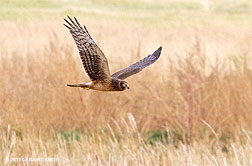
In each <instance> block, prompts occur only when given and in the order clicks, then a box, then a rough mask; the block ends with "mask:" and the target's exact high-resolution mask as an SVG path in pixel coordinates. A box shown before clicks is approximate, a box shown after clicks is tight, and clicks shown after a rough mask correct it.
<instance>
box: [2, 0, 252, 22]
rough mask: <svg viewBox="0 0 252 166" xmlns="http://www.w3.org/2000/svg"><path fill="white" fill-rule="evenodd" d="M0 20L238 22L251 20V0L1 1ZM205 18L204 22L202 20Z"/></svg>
mask: <svg viewBox="0 0 252 166" xmlns="http://www.w3.org/2000/svg"><path fill="white" fill-rule="evenodd" d="M0 4H1V5H0V20H21V21H22V20H26V19H27V18H39V19H41V18H43V19H48V18H50V19H55V18H62V17H65V16H66V15H74V16H77V17H89V18H92V19H102V20H108V19H109V20H115V21H121V20H122V21H123V20H125V21H133V22H141V23H146V22H147V23H151V24H153V23H154V24H167V23H168V24H174V22H175V23H183V24H188V25H193V24H195V23H197V22H200V23H203V24H208V22H209V21H210V22H211V21H212V22H216V21H218V20H226V21H231V22H235V23H238V24H240V22H241V20H244V19H245V20H246V21H248V22H250V23H251V19H249V15H250V14H251V9H252V2H250V1H249V0H245V1H242V2H233V1H232V2H226V1H225V0H224V1H211V3H210V4H209V7H206V5H204V4H203V3H202V2H201V1H184V0H174V1H166V0H158V1H155V2H154V1H150V2H148V1H144V0H141V1H136V0H120V1H117V0H108V1H104V0H94V1H91V0H87V1H81V0H76V1H63V0H42V1H39V0H24V1H19V0H12V1H8V0H1V1H0ZM206 20H208V22H206Z"/></svg>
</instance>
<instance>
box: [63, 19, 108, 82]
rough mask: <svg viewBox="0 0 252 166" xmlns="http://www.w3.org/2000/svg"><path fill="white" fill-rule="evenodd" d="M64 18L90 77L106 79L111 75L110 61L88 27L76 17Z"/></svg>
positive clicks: (92, 78)
mask: <svg viewBox="0 0 252 166" xmlns="http://www.w3.org/2000/svg"><path fill="white" fill-rule="evenodd" d="M68 19H69V21H68V20H67V19H64V20H65V21H66V23H67V24H64V25H65V26H66V27H67V28H68V29H69V30H70V33H71V34H72V36H73V38H74V41H75V43H76V45H77V48H78V49H79V53H80V58H81V61H82V64H83V66H84V69H85V71H86V72H87V74H88V76H89V78H90V79H91V80H92V81H94V80H104V79H107V78H109V77H110V72H109V67H108V61H107V58H106V57H105V55H104V54H103V52H102V51H101V49H100V48H99V47H98V46H97V45H96V43H95V42H94V40H93V39H92V37H91V36H90V34H89V33H88V31H87V29H86V27H85V26H84V28H83V27H82V26H81V25H80V24H79V22H78V21H77V19H76V18H75V17H74V21H73V20H72V19H71V18H70V17H69V16H68Z"/></svg>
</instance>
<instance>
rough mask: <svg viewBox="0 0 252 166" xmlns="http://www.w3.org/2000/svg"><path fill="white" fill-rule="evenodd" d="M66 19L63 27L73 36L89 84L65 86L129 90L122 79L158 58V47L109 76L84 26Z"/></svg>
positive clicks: (104, 63)
mask: <svg viewBox="0 0 252 166" xmlns="http://www.w3.org/2000/svg"><path fill="white" fill-rule="evenodd" d="M68 19H69V20H67V19H64V20H65V22H66V24H64V25H65V26H66V27H67V28H68V29H69V31H70V33H71V34H72V36H73V39H74V41H75V43H76V45H77V48H78V50H79V54H80V59H81V61H82V64H83V67H84V69H85V71H86V73H87V74H88V76H89V78H90V80H91V82H89V83H82V84H67V86H70V87H80V88H83V89H94V90H100V91H123V90H125V89H129V84H128V83H127V82H126V81H124V79H126V78H127V77H129V76H131V75H134V74H136V73H138V72H140V71H141V70H143V69H144V68H146V67H147V66H149V65H151V64H153V63H154V62H155V61H156V60H157V59H158V58H159V57H160V54H161V51H162V47H159V48H158V49H157V50H156V51H154V52H153V53H152V54H150V55H148V56H147V57H145V58H143V59H141V60H140V61H138V62H136V63H134V64H132V65H130V66H128V67H127V68H125V69H122V70H120V71H118V72H116V73H114V74H112V75H111V74H110V71H109V66H108V61H107V58H106V57H105V55H104V54H103V52H102V51H101V49H100V48H99V47H98V46H97V45H96V43H95V41H94V40H93V39H92V37H91V36H90V34H89V32H88V30H87V28H86V27H85V26H83V27H82V26H81V25H80V24H79V22H78V21H77V19H76V18H75V17H74V20H72V19H71V17H69V16H68Z"/></svg>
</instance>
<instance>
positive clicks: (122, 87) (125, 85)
mask: <svg viewBox="0 0 252 166" xmlns="http://www.w3.org/2000/svg"><path fill="white" fill-rule="evenodd" d="M119 86H120V88H121V89H122V90H125V89H129V88H130V87H129V84H128V83H127V82H126V81H120V84H119Z"/></svg>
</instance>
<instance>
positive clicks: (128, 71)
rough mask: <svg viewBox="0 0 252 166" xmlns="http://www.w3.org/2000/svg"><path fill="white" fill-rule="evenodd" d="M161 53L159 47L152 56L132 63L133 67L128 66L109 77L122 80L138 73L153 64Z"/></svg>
mask: <svg viewBox="0 0 252 166" xmlns="http://www.w3.org/2000/svg"><path fill="white" fill-rule="evenodd" d="M161 51H162V47H159V48H158V49H157V50H156V51H154V52H153V53H152V54H150V55H148V56H147V57H145V58H144V59H141V60H140V61H138V62H136V63H134V64H133V65H130V66H129V67H127V68H125V69H122V70H120V71H118V72H116V73H114V74H112V75H111V77H114V78H118V79H121V80H123V79H125V78H127V77H129V76H131V75H133V74H136V73H138V72H140V71H141V70H143V69H144V68H146V67H147V66H149V65H151V64H153V63H154V62H155V61H156V60H157V59H158V58H159V57H160V54H161Z"/></svg>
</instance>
